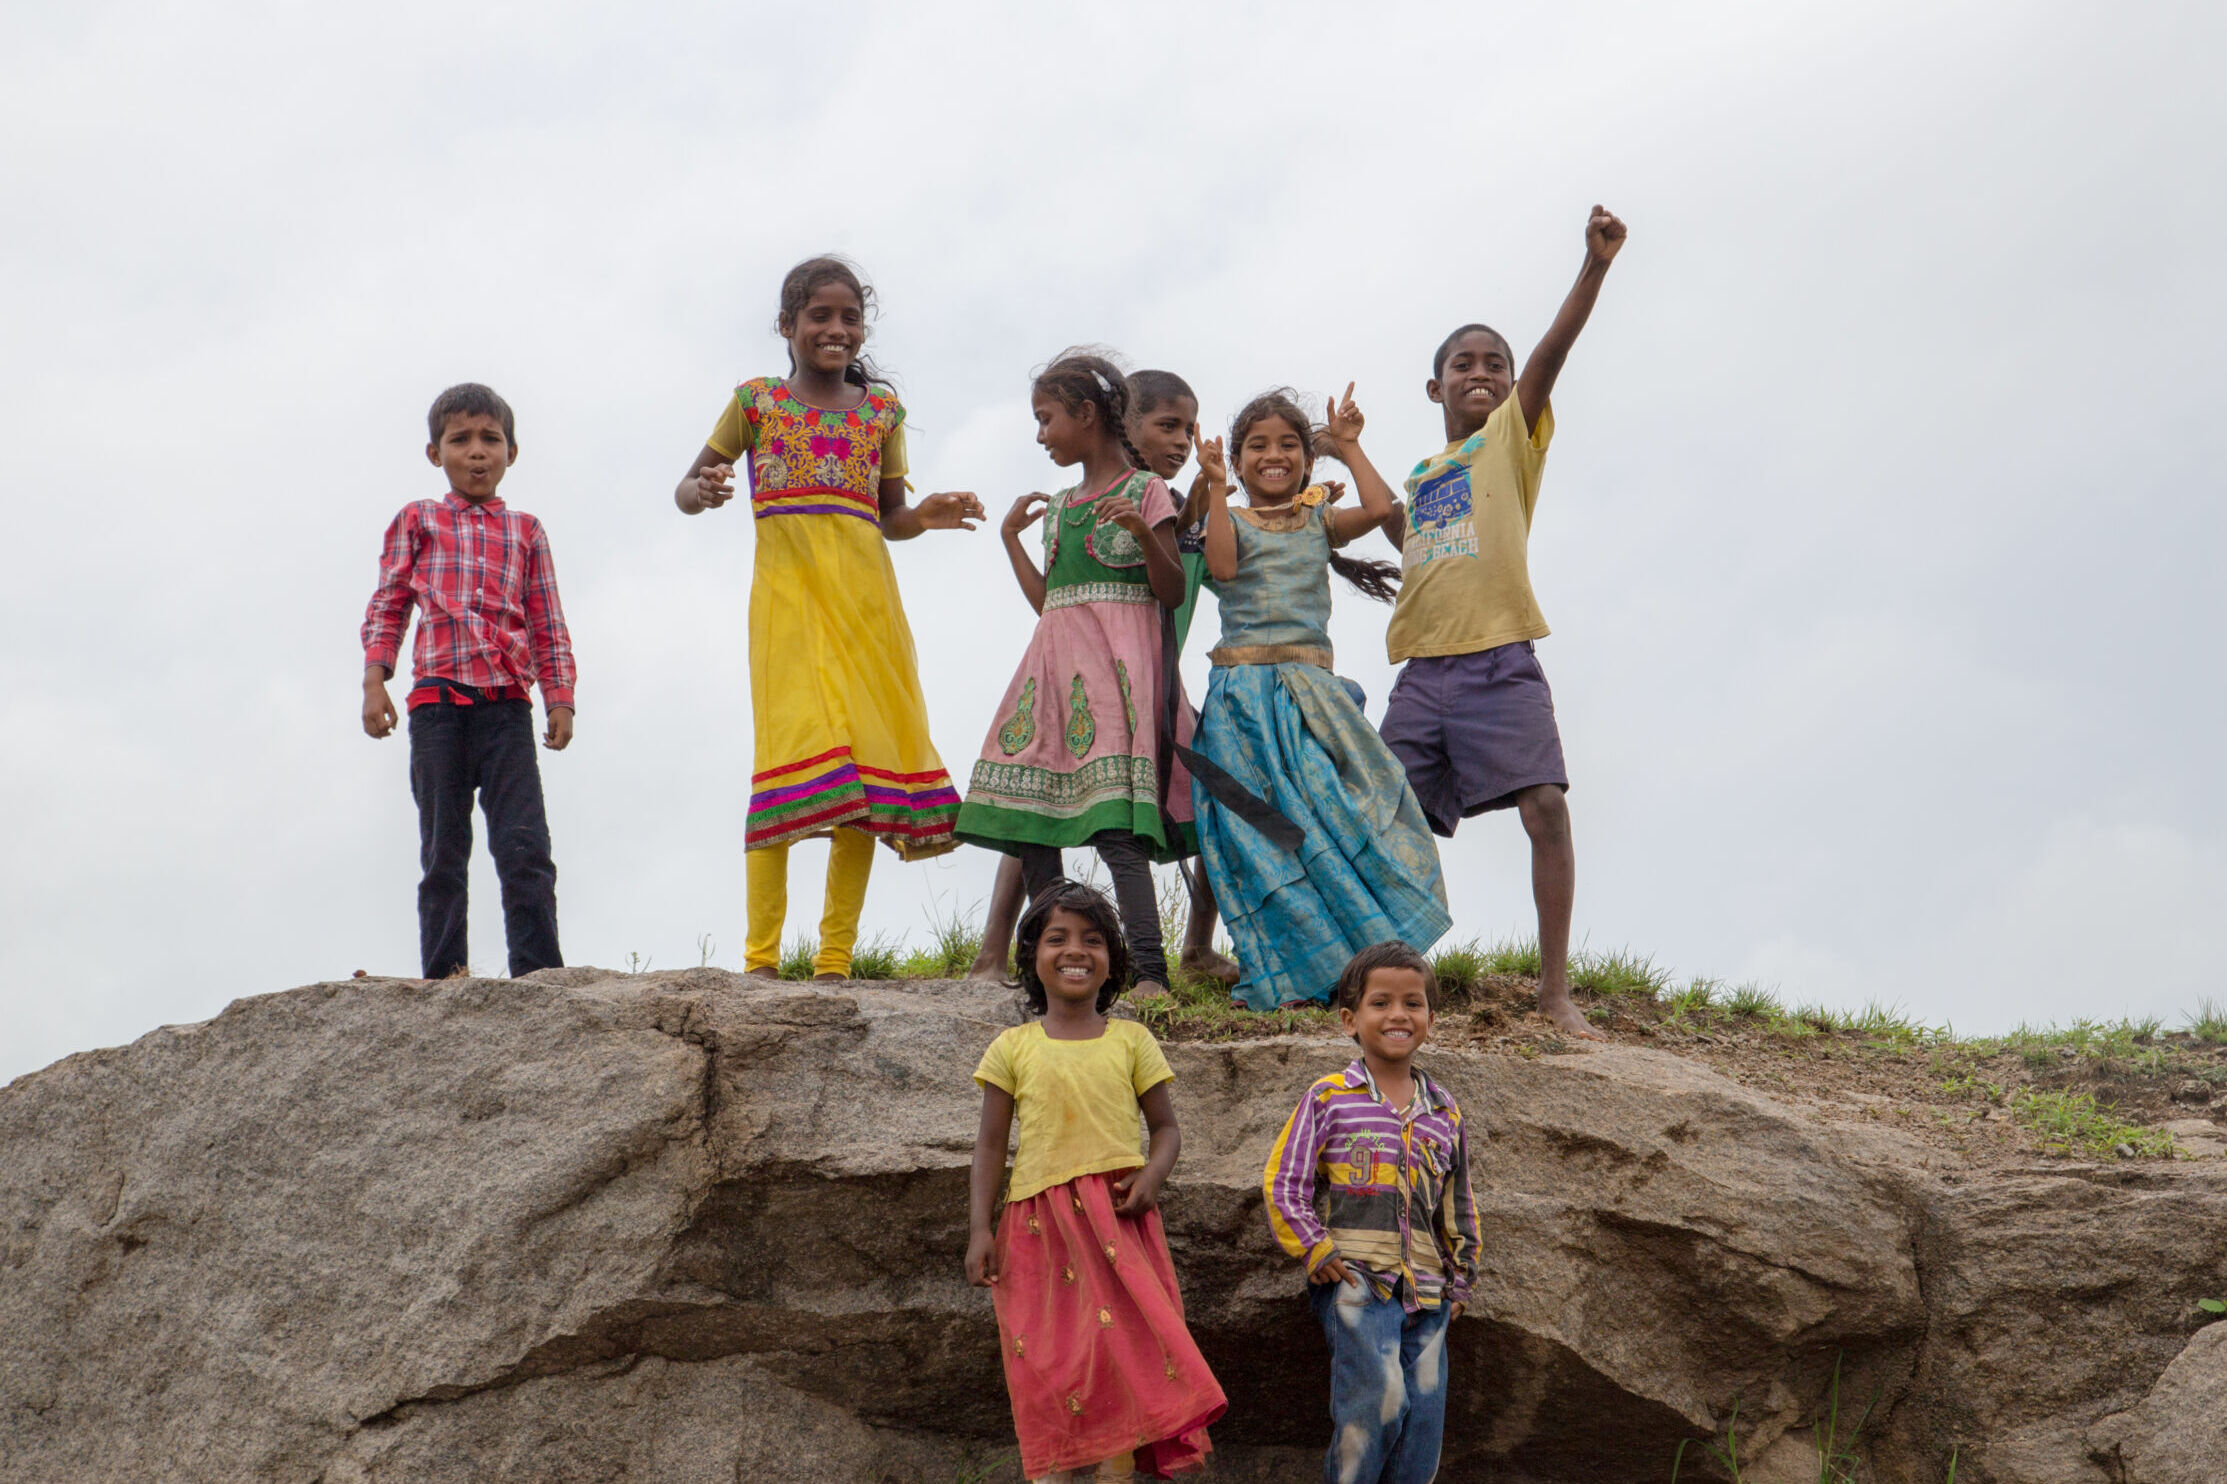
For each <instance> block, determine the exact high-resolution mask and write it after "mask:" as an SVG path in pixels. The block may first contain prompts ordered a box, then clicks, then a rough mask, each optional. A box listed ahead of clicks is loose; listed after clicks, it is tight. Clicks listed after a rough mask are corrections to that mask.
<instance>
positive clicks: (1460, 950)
mask: <svg viewBox="0 0 2227 1484" xmlns="http://www.w3.org/2000/svg"><path fill="white" fill-rule="evenodd" d="M1489 952H1490V950H1488V949H1487V948H1486V947H1485V946H1484V944H1483V942H1482V941H1481V940H1479V939H1476V938H1471V939H1470V940H1469V941H1468V942H1466V943H1450V944H1445V945H1442V946H1440V947H1438V948H1435V949H1433V950H1432V951H1431V955H1430V959H1431V972H1432V973H1433V974H1435V975H1437V976H1438V987H1439V989H1440V990H1442V991H1443V992H1445V993H1446V994H1449V995H1456V996H1459V995H1466V994H1468V993H1470V992H1471V991H1472V990H1474V989H1475V988H1476V987H1477V981H1478V980H1480V979H1482V978H1483V977H1484V976H1485V975H1486V974H1487V973H1489V972H1490V970H1488V969H1487V968H1486V967H1485V962H1486V958H1487V956H1488V954H1489Z"/></svg>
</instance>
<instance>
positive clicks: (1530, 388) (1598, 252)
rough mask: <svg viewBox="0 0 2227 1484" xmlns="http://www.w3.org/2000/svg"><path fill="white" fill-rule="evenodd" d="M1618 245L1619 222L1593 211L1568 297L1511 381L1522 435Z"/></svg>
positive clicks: (1542, 405) (1533, 421)
mask: <svg viewBox="0 0 2227 1484" xmlns="http://www.w3.org/2000/svg"><path fill="white" fill-rule="evenodd" d="M1623 246H1624V224H1623V222H1621V221H1619V220H1618V219H1617V217H1616V215H1615V213H1613V212H1611V211H1610V210H1609V209H1608V208H1607V207H1605V206H1595V207H1594V208H1593V215H1592V216H1591V217H1590V218H1589V219H1588V220H1587V221H1586V223H1585V266H1584V267H1583V268H1580V269H1579V270H1578V274H1577V282H1576V283H1574V284H1572V285H1571V286H1570V292H1569V295H1568V297H1566V298H1565V299H1563V301H1562V307H1561V309H1559V310H1557V311H1556V312H1555V316H1554V323H1553V324H1551V325H1549V326H1547V332H1546V334H1545V335H1544V336H1542V337H1541V338H1540V340H1539V343H1538V345H1537V346H1535V347H1534V348H1533V349H1532V352H1531V359H1530V360H1528V361H1525V362H1524V363H1523V375H1522V376H1521V377H1519V378H1518V379H1517V381H1516V401H1517V402H1518V403H1519V404H1520V405H1521V406H1522V408H1523V431H1524V432H1525V433H1527V434H1528V433H1531V432H1533V431H1535V430H1536V429H1537V428H1538V425H1539V418H1540V417H1541V415H1543V414H1544V413H1545V412H1546V409H1547V403H1548V401H1549V400H1550V399H1551V398H1552V397H1553V396H1554V383H1555V380H1556V378H1558V377H1559V376H1561V374H1562V363H1563V362H1564V361H1566V360H1568V359H1569V358H1570V347H1571V346H1573V345H1575V344H1577V336H1578V331H1580V330H1582V329H1584V328H1585V321H1586V320H1587V319H1588V318H1589V317H1590V316H1591V315H1592V313H1593V301H1594V300H1595V299H1598V298H1599V297H1600V296H1601V283H1602V281H1603V280H1604V279H1606V278H1607V277H1608V265H1609V264H1610V263H1612V262H1614V261H1615V259H1616V254H1617V253H1618V251H1620V250H1621V249H1622V248H1623Z"/></svg>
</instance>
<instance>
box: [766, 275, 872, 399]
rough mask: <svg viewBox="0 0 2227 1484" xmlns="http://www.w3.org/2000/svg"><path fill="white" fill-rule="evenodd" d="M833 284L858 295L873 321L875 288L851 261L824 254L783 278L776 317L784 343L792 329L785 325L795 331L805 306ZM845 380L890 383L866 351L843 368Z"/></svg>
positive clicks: (792, 366)
mask: <svg viewBox="0 0 2227 1484" xmlns="http://www.w3.org/2000/svg"><path fill="white" fill-rule="evenodd" d="M831 283H839V284H841V285H842V286H843V287H844V288H847V289H849V290H850V291H851V292H852V293H854V294H856V295H858V312H859V314H860V315H861V316H863V317H864V318H865V319H866V320H868V321H869V322H871V321H872V319H873V317H874V309H875V300H874V286H873V285H872V284H870V283H868V282H867V281H866V280H865V278H864V277H862V276H861V275H860V273H859V271H858V268H857V266H856V265H855V264H853V263H851V262H850V261H849V260H848V259H846V258H839V257H837V256H835V254H833V253H823V254H821V255H820V256H819V257H816V258H806V259H805V260H804V261H803V262H801V263H799V264H797V265H796V266H795V267H794V268H791V269H790V270H789V271H788V274H787V275H786V276H785V277H783V278H782V280H781V312H780V314H778V315H777V316H776V317H775V318H774V321H773V329H774V333H775V334H777V335H779V336H780V337H781V338H782V339H784V340H786V339H788V337H789V330H788V329H784V328H783V326H789V327H792V328H793V327H794V326H795V324H796V322H797V317H798V316H799V315H801V314H803V313H804V306H805V305H807V304H809V303H811V302H812V295H813V292H814V291H815V290H818V289H823V288H825V287H827V286H828V285H829V284H831ZM789 374H790V375H791V376H794V375H796V352H795V351H793V350H792V351H790V352H789ZM843 379H844V380H845V381H847V382H850V383H851V384H852V385H853V386H860V387H864V386H872V385H874V384H875V383H877V382H878V383H879V384H881V385H882V386H888V385H889V384H890V380H889V378H888V377H887V376H886V375H884V374H883V373H882V370H881V368H880V367H878V366H876V365H875V364H874V363H873V362H872V361H869V360H868V359H866V354H865V352H864V351H861V352H860V353H859V354H858V355H857V356H856V357H854V358H853V359H852V361H851V363H850V364H849V365H848V366H845V367H844V368H843Z"/></svg>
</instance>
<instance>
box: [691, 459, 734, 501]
mask: <svg viewBox="0 0 2227 1484" xmlns="http://www.w3.org/2000/svg"><path fill="white" fill-rule="evenodd" d="M734 497H735V466H734V465H732V464H706V465H704V467H703V468H701V469H698V470H697V471H696V503H697V504H698V505H699V506H701V507H702V508H703V509H705V510H717V509H718V508H719V507H720V506H722V505H724V504H726V503H727V502H728V501H729V500H732V499H733V498H734Z"/></svg>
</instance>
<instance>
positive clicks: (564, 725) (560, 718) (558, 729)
mask: <svg viewBox="0 0 2227 1484" xmlns="http://www.w3.org/2000/svg"><path fill="white" fill-rule="evenodd" d="M571 740H572V708H571V707H570V706H551V707H550V708H549V730H547V731H545V732H543V733H542V734H541V745H542V746H544V747H546V748H548V749H549V750H550V751H551V752H562V751H564V749H565V744H566V743H567V742H570V741H571Z"/></svg>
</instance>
